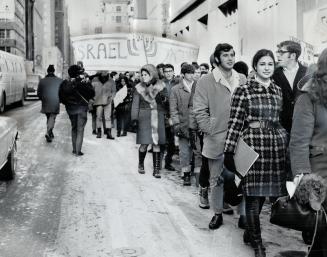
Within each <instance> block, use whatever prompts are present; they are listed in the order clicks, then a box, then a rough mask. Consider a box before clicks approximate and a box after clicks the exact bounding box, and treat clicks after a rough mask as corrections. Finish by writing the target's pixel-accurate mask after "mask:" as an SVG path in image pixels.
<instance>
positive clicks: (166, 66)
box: [163, 63, 175, 71]
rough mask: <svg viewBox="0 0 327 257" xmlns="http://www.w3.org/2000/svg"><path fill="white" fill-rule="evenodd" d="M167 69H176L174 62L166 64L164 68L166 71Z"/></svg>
mask: <svg viewBox="0 0 327 257" xmlns="http://www.w3.org/2000/svg"><path fill="white" fill-rule="evenodd" d="M165 69H173V70H175V69H174V66H173V65H172V64H170V63H167V64H165V66H164V67H163V70H164V71H165Z"/></svg>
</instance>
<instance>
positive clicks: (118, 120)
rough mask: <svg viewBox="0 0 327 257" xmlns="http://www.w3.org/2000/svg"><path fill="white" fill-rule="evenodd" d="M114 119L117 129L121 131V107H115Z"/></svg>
mask: <svg viewBox="0 0 327 257" xmlns="http://www.w3.org/2000/svg"><path fill="white" fill-rule="evenodd" d="M116 121H117V131H122V130H124V129H123V112H122V110H121V109H116Z"/></svg>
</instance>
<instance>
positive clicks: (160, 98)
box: [155, 92, 167, 104]
mask: <svg viewBox="0 0 327 257" xmlns="http://www.w3.org/2000/svg"><path fill="white" fill-rule="evenodd" d="M155 99H156V102H157V104H162V103H164V102H165V101H166V100H167V98H166V96H164V95H163V94H162V93H161V92H159V93H158V94H157V95H156V97H155Z"/></svg>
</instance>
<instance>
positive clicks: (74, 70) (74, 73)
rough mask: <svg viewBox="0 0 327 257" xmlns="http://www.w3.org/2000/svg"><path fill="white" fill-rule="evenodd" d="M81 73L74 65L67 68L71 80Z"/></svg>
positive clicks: (81, 70) (78, 67)
mask: <svg viewBox="0 0 327 257" xmlns="http://www.w3.org/2000/svg"><path fill="white" fill-rule="evenodd" d="M83 72H84V71H83V69H82V68H81V67H80V66H78V65H76V64H74V65H72V66H70V67H69V68H68V75H69V77H71V78H77V77H78V76H79V75H81V74H83Z"/></svg>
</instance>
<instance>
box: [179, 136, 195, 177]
mask: <svg viewBox="0 0 327 257" xmlns="http://www.w3.org/2000/svg"><path fill="white" fill-rule="evenodd" d="M191 158H192V148H191V146H190V142H189V140H188V139H187V138H183V137H180V138H179V160H180V165H181V168H182V172H190V163H191Z"/></svg>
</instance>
